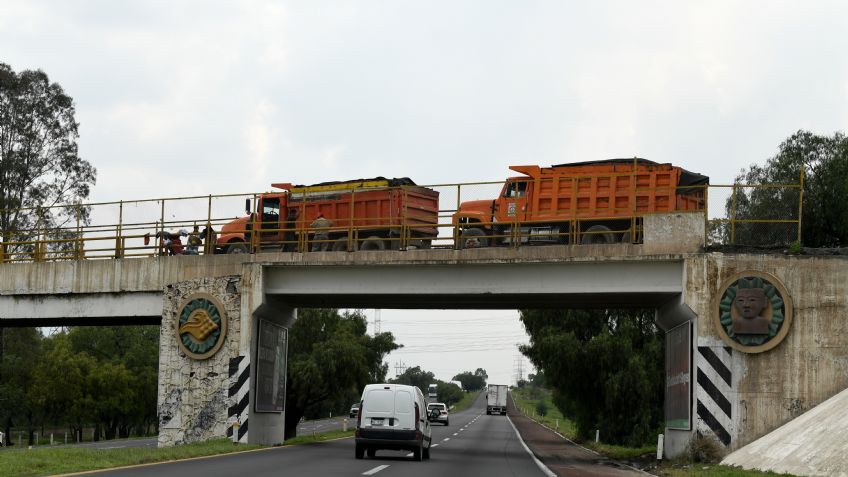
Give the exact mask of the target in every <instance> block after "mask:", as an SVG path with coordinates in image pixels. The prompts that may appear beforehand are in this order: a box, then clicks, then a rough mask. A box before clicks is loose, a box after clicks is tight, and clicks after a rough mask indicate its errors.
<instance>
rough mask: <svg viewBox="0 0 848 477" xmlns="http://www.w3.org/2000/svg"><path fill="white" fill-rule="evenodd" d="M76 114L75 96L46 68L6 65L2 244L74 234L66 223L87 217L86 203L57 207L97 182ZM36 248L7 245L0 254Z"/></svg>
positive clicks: (0, 97)
mask: <svg viewBox="0 0 848 477" xmlns="http://www.w3.org/2000/svg"><path fill="white" fill-rule="evenodd" d="M74 114H75V110H74V104H73V100H72V99H71V97H70V96H68V95H67V94H65V92H64V91H63V89H62V87H61V86H59V84H57V83H51V82H50V80H49V79H48V77H47V75H46V74H45V73H44V72H43V71H40V70H36V71H32V70H24V71H22V72H21V73H20V74H18V73H15V72H14V71H13V70H12V68H11V67H10V66H9V65H7V64H4V63H0V242H11V241H27V240H33V239H34V238H35V237H36V236H37V235H39V231H41V234H46V235H49V236H51V237H57V236H58V237H65V238H68V233H67V232H63V231H61V230H60V228H61V227H62V226H63V225H66V224H69V223H73V224H74V225H76V221H77V219H78V218H79V220H81V221H86V220H87V217H88V209H87V208H85V207H78V206H75V207H60V208H51V207H52V206H55V205H57V204H73V203H79V202H80V201H81V200H82V199H85V198H87V197H88V195H89V192H90V190H91V186H93V185H94V183H95V180H96V175H97V172H96V170H95V169H94V167H92V165H91V164H89V163H88V162H87V161H85V160H83V159H82V158H80V157H79V155H78V151H77V138H78V137H79V133H78V131H77V128H78V123H77V122H76V119H75V118H74ZM22 209H24V210H22ZM67 245H69V243H66V244H65V246H67ZM53 247H58V248H62V247H63V245H62V244H59V245H53ZM33 248H34V247H33V245H32V244H29V245H21V246H9V245H3V250H0V252H2V254H9V253H16V252H30V253H31V252H32V250H33ZM2 254H0V256H2Z"/></svg>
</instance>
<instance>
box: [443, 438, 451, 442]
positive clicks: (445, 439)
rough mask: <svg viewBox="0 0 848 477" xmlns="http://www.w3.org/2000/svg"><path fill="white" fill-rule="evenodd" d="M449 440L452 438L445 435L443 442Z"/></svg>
mask: <svg viewBox="0 0 848 477" xmlns="http://www.w3.org/2000/svg"><path fill="white" fill-rule="evenodd" d="M449 440H450V437H445V438H444V439H442V442H447V441H449Z"/></svg>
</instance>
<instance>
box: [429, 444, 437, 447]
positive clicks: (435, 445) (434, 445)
mask: <svg viewBox="0 0 848 477" xmlns="http://www.w3.org/2000/svg"><path fill="white" fill-rule="evenodd" d="M430 447H439V444H433V445H431V446H430Z"/></svg>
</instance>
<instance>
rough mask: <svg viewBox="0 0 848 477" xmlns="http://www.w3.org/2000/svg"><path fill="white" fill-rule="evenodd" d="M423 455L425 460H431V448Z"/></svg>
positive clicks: (425, 450)
mask: <svg viewBox="0 0 848 477" xmlns="http://www.w3.org/2000/svg"><path fill="white" fill-rule="evenodd" d="M423 454H424V458H425V459H427V460H430V448H429V447H428V448H426V449H424V451H423Z"/></svg>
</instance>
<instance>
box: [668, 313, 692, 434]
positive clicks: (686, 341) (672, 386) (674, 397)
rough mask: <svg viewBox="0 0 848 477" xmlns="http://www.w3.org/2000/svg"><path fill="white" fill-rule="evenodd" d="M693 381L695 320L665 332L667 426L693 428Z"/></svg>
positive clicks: (682, 428)
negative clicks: (693, 333)
mask: <svg viewBox="0 0 848 477" xmlns="http://www.w3.org/2000/svg"><path fill="white" fill-rule="evenodd" d="M691 383H692V322H691V321H687V322H686V323H683V324H682V325H680V326H677V327H675V328H672V329H671V330H669V332H668V333H666V334H665V427H667V428H668V429H680V430H686V431H688V430H690V429H691V428H692V422H691V416H690V414H691V412H692V398H691V393H692V390H691Z"/></svg>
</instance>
